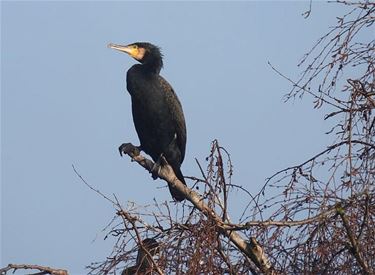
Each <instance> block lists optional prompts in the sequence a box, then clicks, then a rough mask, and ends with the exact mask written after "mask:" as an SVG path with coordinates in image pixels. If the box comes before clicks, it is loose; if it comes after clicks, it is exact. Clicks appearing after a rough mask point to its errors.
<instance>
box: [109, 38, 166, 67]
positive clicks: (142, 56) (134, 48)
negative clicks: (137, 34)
mask: <svg viewBox="0 0 375 275" xmlns="http://www.w3.org/2000/svg"><path fill="white" fill-rule="evenodd" d="M108 48H111V49H115V50H118V51H121V52H124V53H127V54H128V55H130V56H131V57H133V58H134V59H135V60H137V61H139V62H141V63H142V64H146V63H152V62H154V61H155V60H160V61H161V60H162V57H163V56H162V54H161V51H160V48H159V47H157V46H155V45H153V44H151V43H148V42H136V43H132V44H129V45H126V46H123V45H117V44H113V43H110V44H108Z"/></svg>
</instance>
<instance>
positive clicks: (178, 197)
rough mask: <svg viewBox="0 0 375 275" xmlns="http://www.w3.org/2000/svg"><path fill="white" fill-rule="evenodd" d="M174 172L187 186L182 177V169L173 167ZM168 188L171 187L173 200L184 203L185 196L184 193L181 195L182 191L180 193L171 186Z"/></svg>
mask: <svg viewBox="0 0 375 275" xmlns="http://www.w3.org/2000/svg"><path fill="white" fill-rule="evenodd" d="M173 171H174V173H175V174H176V176H177V178H178V179H179V180H180V181H181V182H182V183H183V184H185V185H186V182H185V179H184V175H182V172H181V169H180V168H176V167H173ZM168 187H169V192H171V195H172V197H173V199H175V200H176V201H183V200H184V199H185V195H184V194H183V193H181V192H180V191H178V190H177V189H176V188H174V187H172V186H171V185H170V184H168Z"/></svg>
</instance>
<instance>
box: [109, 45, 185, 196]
mask: <svg viewBox="0 0 375 275" xmlns="http://www.w3.org/2000/svg"><path fill="white" fill-rule="evenodd" d="M109 47H110V48H113V49H116V50H119V51H122V52H126V53H127V54H129V55H130V56H132V57H133V58H134V59H136V60H137V61H139V62H140V63H141V64H136V65H133V66H132V67H131V68H130V69H129V70H128V72H127V76H126V82H127V89H128V91H129V94H130V95H131V100H132V113H133V121H134V125H135V128H136V131H137V134H138V137H139V140H140V143H141V144H140V149H141V150H143V151H144V152H145V153H147V154H149V155H150V156H151V157H152V159H153V160H154V161H155V163H158V164H162V162H161V161H160V157H161V156H163V157H164V158H165V159H166V160H167V162H168V163H169V164H170V165H171V166H172V168H173V171H174V172H175V174H176V176H177V178H178V179H179V180H180V181H181V182H183V183H184V184H185V185H186V183H185V180H184V176H183V175H182V172H181V164H182V162H183V161H184V157H185V147H186V125H185V118H184V114H183V111H182V106H181V103H180V101H179V100H178V98H177V95H176V94H175V92H174V90H173V88H172V86H171V85H170V84H169V83H168V82H167V81H166V80H165V79H164V78H163V77H162V76H160V74H159V73H160V70H161V68H162V67H163V57H162V54H161V52H160V49H159V48H158V47H156V46H155V45H152V44H150V43H146V42H138V43H133V44H130V45H127V46H121V45H115V44H110V45H109ZM169 189H170V192H171V194H172V197H173V198H174V199H175V200H177V201H182V200H184V198H185V197H184V195H183V194H181V193H180V192H179V191H178V190H177V189H174V188H173V187H171V186H169Z"/></svg>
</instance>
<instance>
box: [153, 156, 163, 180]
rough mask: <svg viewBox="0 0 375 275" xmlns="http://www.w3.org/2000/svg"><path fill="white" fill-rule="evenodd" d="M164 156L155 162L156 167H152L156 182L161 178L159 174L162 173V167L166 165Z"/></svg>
mask: <svg viewBox="0 0 375 275" xmlns="http://www.w3.org/2000/svg"><path fill="white" fill-rule="evenodd" d="M164 160H165V158H164V156H163V154H161V155H160V157H159V158H158V160H157V161H155V163H154V165H153V166H152V169H151V174H152V178H153V179H154V180H156V179H157V178H158V177H159V176H158V174H159V172H160V169H161V166H162V165H163V163H164Z"/></svg>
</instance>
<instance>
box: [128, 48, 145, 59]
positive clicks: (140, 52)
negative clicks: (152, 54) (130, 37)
mask: <svg viewBox="0 0 375 275" xmlns="http://www.w3.org/2000/svg"><path fill="white" fill-rule="evenodd" d="M145 53H146V50H145V48H137V49H135V50H133V51H132V53H131V56H132V57H133V58H135V59H137V60H142V59H143V57H144V56H145Z"/></svg>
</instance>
